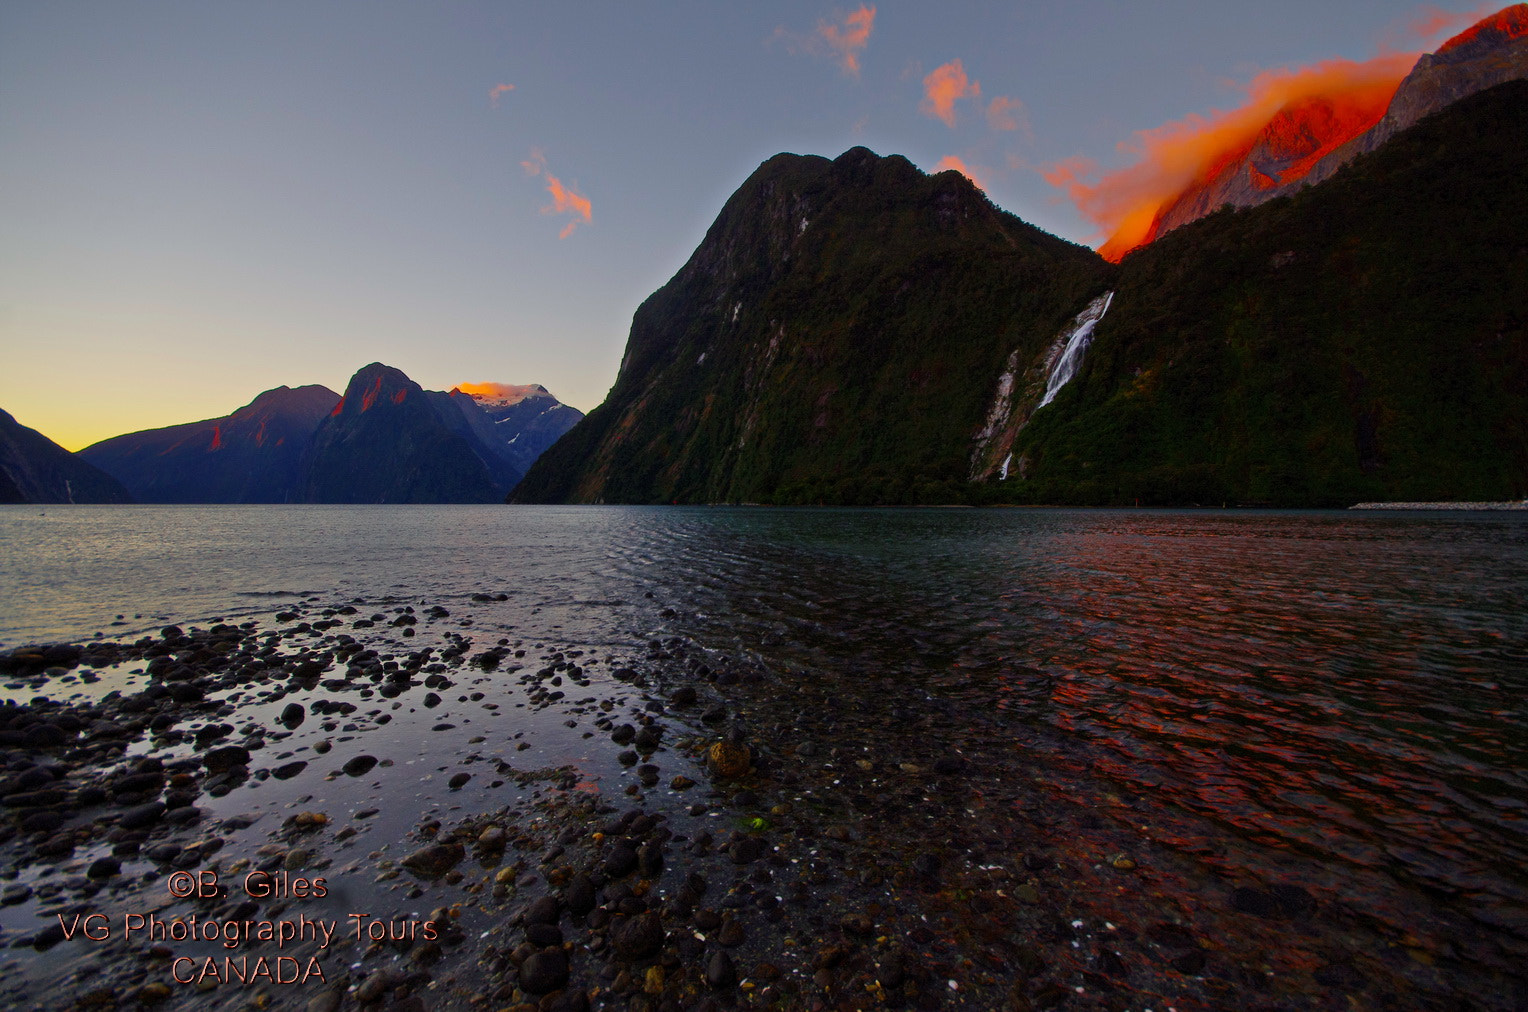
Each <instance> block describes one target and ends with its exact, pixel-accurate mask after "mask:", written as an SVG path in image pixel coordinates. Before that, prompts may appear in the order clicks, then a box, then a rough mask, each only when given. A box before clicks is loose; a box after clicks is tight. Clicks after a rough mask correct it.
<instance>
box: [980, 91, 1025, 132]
mask: <svg viewBox="0 0 1528 1012" xmlns="http://www.w3.org/2000/svg"><path fill="white" fill-rule="evenodd" d="M987 125H988V126H989V127H991V128H992V129H994V130H1022V131H1024V132H1025V133H1028V132H1029V115H1028V114H1027V113H1026V112H1025V111H1024V103H1023V102H1020V101H1019V100H1018V99H1016V98H1011V97H1009V96H1008V95H999V96H997V97H996V98H994V99H993V100H992V101H991V102H988V103H987Z"/></svg>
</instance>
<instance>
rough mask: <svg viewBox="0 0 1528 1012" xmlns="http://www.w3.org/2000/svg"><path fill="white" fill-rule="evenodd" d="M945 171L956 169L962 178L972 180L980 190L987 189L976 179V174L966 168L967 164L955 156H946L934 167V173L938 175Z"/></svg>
mask: <svg viewBox="0 0 1528 1012" xmlns="http://www.w3.org/2000/svg"><path fill="white" fill-rule="evenodd" d="M945 169H954V170H955V171H956V172H958V173H960V174H961V175H962V176H965V177H966V178H967V179H969V180H971V182H972V184H974V185H975V186H976V188H977V189H978V190H985V189H986V187H985V186H983V185H982V181H981V180H980V179H977V178H976V173H974V172H972V171H971V170H970V168H968V167H967V166H966V163H965V162H964V161H962V160H961V159H960V158H958V157H957V156H955V155H945V156H944V157H943V158H941V159H939V164H938V165H935V166H934V173H935V174H936V175H937V174H938V173H940V172H943V171H944V170H945Z"/></svg>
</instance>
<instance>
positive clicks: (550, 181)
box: [520, 148, 594, 239]
mask: <svg viewBox="0 0 1528 1012" xmlns="http://www.w3.org/2000/svg"><path fill="white" fill-rule="evenodd" d="M520 165H521V167H522V168H524V169H525V171H526V172H527V173H528V174H529V175H532V176H543V175H544V176H545V177H546V192H548V193H550V194H551V195H552V202H551V203H550V204H549V205H547V206H546V207H543V208H542V209H541V213H542V214H571V215H573V220H572V221H570V222H568V223H567V224H566V225H564V226H563V227H562V231H560V232H558V233H557V238H559V239H566V238H567V237H568V236H570V235H572V234H573V230H574V229H575V228H577V227H578V226H579V225H580V224H581V223H585V224H586V223H588V222H590V221H592V220H593V211H594V208H593V205H592V204H590V203H589V198H588V197H585V196H584V195H583V194H581V193H578V192H576V191H574V190H571V189H569V188H568V187H566V186H564V185H562V180H560V179H558V178H557V177H556V176H554V175H552V174H551V173H550V172H548V171H547V167H546V157H545V156H544V155H543V154H542V153H541V149H539V148H533V149H532V150H531V156H530V158H528V159H526V160H525V161H523V162H521V163H520Z"/></svg>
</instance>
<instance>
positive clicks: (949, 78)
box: [918, 59, 982, 127]
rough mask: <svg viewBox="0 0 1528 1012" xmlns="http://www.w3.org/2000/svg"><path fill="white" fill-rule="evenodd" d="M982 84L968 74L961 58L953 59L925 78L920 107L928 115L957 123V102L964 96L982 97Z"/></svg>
mask: <svg viewBox="0 0 1528 1012" xmlns="http://www.w3.org/2000/svg"><path fill="white" fill-rule="evenodd" d="M981 93H982V86H981V85H980V84H978V83H977V82H976V81H973V80H971V79H970V78H969V77H967V76H966V68H965V67H963V66H962V65H961V63H960V60H958V59H955V60H951V61H950V62H949V63H946V64H945V65H944V66H942V67H936V68H935V69H934V72H933V73H931V74H929V75H928V76H927V77H925V78H924V79H923V102H922V104H921V105H919V106H918V108H919V109H920V110H921V111H922V112H923V114H924V115H926V116H932V117H934V118H935V119H940V120H943V121H944V125H945V126H947V127H953V126H954V125H955V103H956V102H957V101H959V100H960V99H962V98H980V97H981Z"/></svg>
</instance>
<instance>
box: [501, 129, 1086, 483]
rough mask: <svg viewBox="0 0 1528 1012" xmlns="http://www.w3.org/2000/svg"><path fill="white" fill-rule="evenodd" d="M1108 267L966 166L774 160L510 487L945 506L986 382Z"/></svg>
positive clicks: (985, 397) (862, 154)
mask: <svg viewBox="0 0 1528 1012" xmlns="http://www.w3.org/2000/svg"><path fill="white" fill-rule="evenodd" d="M1109 273H1110V268H1109V265H1108V264H1106V263H1104V261H1102V260H1101V259H1100V258H1099V257H1098V256H1097V255H1096V254H1094V253H1093V252H1092V251H1091V250H1088V249H1086V248H1084V247H1080V246H1075V245H1073V244H1071V243H1068V242H1066V241H1064V240H1062V239H1058V238H1056V237H1055V236H1052V235H1050V234H1048V233H1045V232H1042V231H1041V230H1039V229H1037V228H1035V227H1033V226H1031V225H1028V224H1026V223H1024V222H1023V221H1020V220H1019V219H1018V218H1016V217H1014V216H1013V215H1010V214H1007V213H1006V212H1003V211H1001V210H999V209H997V208H996V207H994V206H993V205H992V204H991V203H990V202H989V201H988V200H987V199H986V197H985V196H984V195H983V194H982V193H981V192H980V191H979V190H977V189H976V188H975V187H974V186H973V185H972V184H971V182H970V181H969V180H968V179H966V177H964V176H962V175H961V174H960V173H958V172H954V171H947V172H942V173H939V174H938V175H935V176H927V175H925V174H924V173H922V172H921V171H919V170H918V169H917V168H916V167H915V166H913V165H912V164H911V163H910V162H908V161H907V160H906V159H904V158H901V157H899V156H891V157H887V158H881V157H878V156H876V155H875V154H874V153H872V152H870V151H868V150H866V149H864V148H854V149H852V150H850V151H848V152H846V153H844V154H843V155H842V156H840V157H839V158H837V159H835V160H832V161H830V160H828V159H826V158H820V157H816V156H801V155H791V154H782V155H777V156H775V157H774V158H771V159H769V160H768V161H766V162H765V163H764V164H763V165H761V166H760V167H759V168H758V169H757V170H756V171H755V172H754V173H753V175H752V176H750V177H749V179H748V180H747V181H746V182H745V183H744V184H743V185H742V187H741V188H739V190H738V191H737V192H736V193H735V194H734V195H733V196H732V197H731V198H730V199H729V200H728V201H727V203H726V205H725V206H724V207H723V208H722V211H721V213H720V215H719V216H718V217H717V219H716V222H715V223H714V224H713V225H712V226H711V228H710V230H709V231H708V232H707V234H706V236H705V239H704V240H703V241H702V242H701V244H700V246H699V247H698V248H697V249H696V250H695V253H694V254H693V255H692V256H691V257H690V259H689V261H688V262H687V263H686V264H685V265H684V266H683V267H682V268H681V269H680V271H679V272H678V273H677V274H676V275H675V276H674V278H673V279H672V280H671V281H669V282H668V284H666V285H664V286H663V287H662V288H661V289H659V290H658V291H657V292H655V293H654V294H653V295H652V296H650V297H649V298H648V299H647V300H646V301H645V302H643V304H642V305H641V306H640V307H639V308H638V309H637V311H636V313H635V314H634V316H633V318H632V327H631V335H630V338H629V340H628V342H627V345H626V352H625V356H624V358H623V360H622V363H621V367H620V372H619V374H618V376H617V377H616V381H615V384H614V386H613V387H612V388H611V391H610V395H609V397H608V398H607V400H606V401H605V403H603V404H602V405H600V406H599V407H598V408H596V409H595V410H593V411H591V412H590V413H589V415H588V416H587V417H586V418H584V419H583V420H582V421H581V422H579V423H578V424H577V425H575V426H574V427H573V428H572V429H571V430H570V431H569V432H568V434H567V435H565V436H563V437H562V439H561V440H559V441H558V442H557V443H556V445H554V446H552V447H551V449H549V450H547V451H546V453H544V454H543V455H542V456H541V457H540V459H539V460H537V461H536V463H535V464H534V465H533V466H532V467H531V469H530V471H529V472H528V473H527V475H526V477H525V480H524V481H523V482H522V483H521V484H520V486H519V488H518V489H516V491H515V493H514V501H517V502H562V501H578V502H594V501H606V502H672V501H680V502H715V501H770V502H819V501H823V502H844V501H902V500H918V499H926V500H931V501H937V500H941V499H947V498H948V497H949V496H950V495H953V494H956V492H955V491H954V490H956V489H958V488H959V487H960V486H961V485H962V484H963V482H964V479H965V478H966V476H967V472H968V469H969V460H968V456H969V444H970V438H971V433H972V432H974V431H975V430H976V429H977V427H978V426H979V425H980V424H981V420H982V416H983V413H984V411H985V410H986V408H987V404H988V401H989V400H990V393H991V388H990V386H988V382H989V381H988V380H987V379H985V377H992V376H996V375H997V373H998V372H999V371H1000V369H1001V367H1002V365H1003V363H1004V362H1005V360H1006V359H1007V358H1008V357H1009V356H1010V354H1012V353H1013V352H1014V349H1015V348H1019V349H1021V350H1023V351H1024V353H1026V354H1027V353H1028V352H1029V351H1031V350H1033V349H1036V348H1038V347H1039V346H1040V345H1041V344H1043V343H1044V342H1045V341H1046V340H1048V339H1049V337H1050V336H1051V335H1053V334H1054V333H1055V331H1056V330H1057V328H1058V327H1060V326H1061V325H1062V324H1063V323H1064V322H1065V321H1066V320H1067V319H1069V318H1070V317H1072V316H1073V315H1074V314H1075V313H1076V312H1077V311H1078V308H1079V307H1081V306H1082V305H1085V304H1086V303H1087V302H1088V301H1089V300H1090V299H1092V298H1094V297H1095V296H1097V295H1098V294H1100V293H1101V292H1102V291H1103V290H1104V288H1105V282H1106V279H1107V277H1108V275H1109ZM978 377H982V379H977V378H978Z"/></svg>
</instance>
